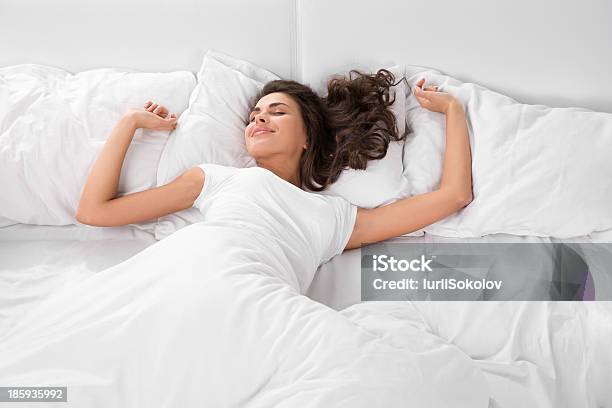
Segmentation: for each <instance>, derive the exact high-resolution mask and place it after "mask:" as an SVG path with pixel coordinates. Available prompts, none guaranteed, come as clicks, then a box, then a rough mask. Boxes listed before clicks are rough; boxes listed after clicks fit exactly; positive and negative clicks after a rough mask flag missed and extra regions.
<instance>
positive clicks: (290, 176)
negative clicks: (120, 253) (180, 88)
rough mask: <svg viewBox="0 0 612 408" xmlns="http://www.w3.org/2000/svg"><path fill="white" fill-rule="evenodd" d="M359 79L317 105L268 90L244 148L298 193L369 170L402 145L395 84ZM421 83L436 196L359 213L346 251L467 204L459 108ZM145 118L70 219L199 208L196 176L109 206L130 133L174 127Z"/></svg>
mask: <svg viewBox="0 0 612 408" xmlns="http://www.w3.org/2000/svg"><path fill="white" fill-rule="evenodd" d="M352 72H357V71H352ZM357 73H358V74H359V76H358V78H356V79H351V78H349V79H348V80H346V79H338V78H336V79H333V80H331V81H330V82H329V85H328V95H327V97H326V98H324V99H321V98H319V97H317V96H316V94H314V92H312V90H311V89H310V88H308V87H306V86H304V85H301V84H298V83H296V82H293V81H282V80H281V81H273V82H271V83H268V84H267V85H266V86H265V87H264V89H263V90H262V92H261V94H260V95H259V96H258V97H257V98H256V99H257V103H256V105H255V106H254V108H253V109H252V111H251V113H250V115H249V120H248V124H247V126H246V128H245V131H244V139H245V143H246V148H247V150H248V152H249V154H250V155H251V156H252V157H254V158H255V160H256V162H257V166H258V167H260V168H264V169H268V170H270V171H271V172H272V173H274V174H275V175H276V176H277V177H279V178H280V179H282V180H285V181H286V182H289V183H291V184H293V185H295V186H297V187H300V188H301V187H302V186H304V187H305V188H307V189H309V190H323V189H325V187H327V185H329V184H331V183H333V182H334V181H335V180H337V178H338V176H339V174H340V172H341V171H342V170H343V169H344V168H345V167H351V168H356V169H359V168H362V169H363V168H365V166H366V163H367V161H368V160H371V159H377V158H381V157H384V155H385V153H386V149H387V146H388V143H389V141H390V140H391V139H394V140H399V139H401V138H402V137H403V135H397V129H396V125H395V119H394V116H393V115H392V114H391V112H390V111H389V110H388V109H387V108H388V106H389V105H390V103H389V101H388V92H389V87H390V86H391V84H392V82H393V75H392V74H391V73H389V72H388V71H386V70H380V71H379V72H378V73H377V74H375V75H371V76H370V75H363V74H361V73H359V72H357ZM424 81H425V80H424V79H421V80H420V81H419V82H417V83H416V86H415V88H414V95H415V97H416V99H417V100H418V102H419V103H420V105H421V106H422V107H423V108H425V109H428V110H430V111H433V112H440V113H444V114H445V115H446V134H447V136H446V152H445V158H444V168H443V174H442V179H441V182H440V187H439V188H438V189H437V190H435V191H432V192H429V193H426V194H421V195H418V196H414V197H409V198H405V199H402V200H398V201H396V202H394V203H392V204H390V205H387V206H384V207H379V208H375V209H364V208H358V209H357V214H356V220H355V223H354V226H353V228H352V232H351V234H350V239H349V240H348V243H347V245H346V249H351V248H356V247H359V246H361V245H365V244H368V243H374V242H378V241H382V240H385V239H388V238H392V237H396V236H399V235H402V234H406V233H409V232H412V231H416V230H418V229H421V228H423V227H425V226H427V225H429V224H432V223H434V222H436V221H438V220H440V219H442V218H445V217H446V216H448V215H450V214H452V213H454V212H455V211H457V210H459V209H461V208H463V207H465V206H466V205H467V204H468V203H469V202H470V201H471V199H472V188H471V155H470V146H469V139H468V130H467V125H466V118H465V112H464V109H463V106H462V104H461V103H459V102H458V101H457V100H456V99H455V98H454V97H453V96H452V95H450V94H447V93H444V92H440V91H438V90H437V88H436V87H425V88H424V87H423V85H424ZM385 96H386V97H387V99H386V100H385V98H384V97H385ZM144 108H145V109H144V110H131V111H130V112H128V113H127V114H126V115H125V116H124V117H123V118H122V119H121V120H120V121H119V123H118V124H117V125H116V127H115V128H114V130H113V132H112V134H111V136H110V137H109V139H108V141H107V143H106V146H105V147H104V149H103V150H102V152H101V153H100V155H99V157H98V159H97V161H96V163H95V165H94V167H93V168H92V170H91V173H90V175H89V178H88V180H87V184H86V186H85V188H84V190H83V194H82V196H81V201H80V203H79V209H78V212H77V219H78V220H79V221H80V222H82V223H85V224H90V225H97V226H116V225H124V224H129V223H136V222H141V221H145V220H150V219H154V218H157V217H161V216H163V215H166V214H170V213H173V212H177V211H180V210H183V209H186V208H189V207H191V206H193V205H196V199H198V198H199V200H198V202H197V204H200V203H201V202H204V201H206V197H205V196H202V194H201V193H202V187H203V185H204V183H205V179H206V171H205V170H204V167H203V166H196V167H193V168H191V169H189V170H188V171H186V172H184V173H183V174H182V175H181V176H180V177H178V178H176V179H175V180H174V181H172V182H171V183H168V184H166V185H164V186H161V187H158V188H154V189H150V190H147V191H142V192H138V193H133V194H128V195H126V196H123V197H119V198H116V197H115V196H116V192H117V184H118V182H119V174H120V171H121V165H122V162H123V159H124V157H125V153H126V151H127V148H128V146H129V144H130V141H131V139H132V137H133V135H134V131H135V130H136V129H138V128H144V129H161V130H172V129H174V127H175V126H176V115H174V114H169V112H168V110H167V109H166V108H165V107H163V106H161V105H158V104H156V103H153V102H150V101H149V102H147V103H146V104H145V106H144ZM378 123H382V124H383V126H382V127H381V126H380V125H378ZM364 129H365V130H364ZM196 206H197V205H196Z"/></svg>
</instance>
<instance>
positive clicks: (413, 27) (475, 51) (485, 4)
mask: <svg viewBox="0 0 612 408" xmlns="http://www.w3.org/2000/svg"><path fill="white" fill-rule="evenodd" d="M299 6H300V7H299V9H300V12H299V16H300V19H301V26H300V29H301V38H302V44H301V45H300V47H301V51H302V53H301V55H302V65H301V67H302V70H303V71H302V79H304V80H305V81H306V82H309V83H313V84H315V85H317V87H318V85H320V83H319V81H320V78H323V77H325V76H326V75H330V74H333V73H335V72H342V71H346V70H348V69H350V68H352V67H354V66H357V65H363V66H364V67H384V66H388V65H392V64H393V63H400V62H403V63H407V64H411V65H420V66H428V67H433V68H436V69H439V70H441V71H443V72H445V73H447V74H449V75H452V76H455V77H456V78H457V79H460V80H462V81H467V82H477V83H479V84H481V85H484V86H486V87H489V88H491V89H494V90H496V91H498V92H502V93H505V94H506V95H509V96H511V97H513V98H515V99H517V100H518V101H520V102H523V103H530V104H547V105H550V106H558V107H564V106H582V107H587V108H591V109H595V110H601V111H607V112H612V78H611V75H612V21H611V20H612V2H609V1H605V0H586V1H568V0H560V1H552V0H537V1H534V0H512V1H508V0H506V1H498V0H461V1H454V0H428V1H403V0H384V1H383V0H381V1H371V2H359V1H354V0H352V1H351V0H333V1H329V0H302V1H300V2H299Z"/></svg>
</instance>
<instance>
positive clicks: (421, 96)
mask: <svg viewBox="0 0 612 408" xmlns="http://www.w3.org/2000/svg"><path fill="white" fill-rule="evenodd" d="M424 84H425V78H421V79H420V80H419V81H418V82H417V83H416V84H414V96H415V97H416V99H417V101H418V102H419V104H420V105H421V107H423V108H425V109H427V110H430V111H432V112H440V113H444V114H446V113H447V112H448V110H449V108H450V107H451V106H453V105H455V104H458V105H461V104H460V103H459V101H458V100H457V99H456V98H455V97H454V96H453V95H451V94H449V93H446V92H442V91H438V87H437V86H428V87H425V88H423V85H424Z"/></svg>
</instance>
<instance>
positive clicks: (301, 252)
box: [193, 164, 357, 290]
mask: <svg viewBox="0 0 612 408" xmlns="http://www.w3.org/2000/svg"><path fill="white" fill-rule="evenodd" d="M199 167H200V168H201V169H202V170H203V171H204V173H205V181H204V186H203V187H202V191H201V193H200V195H199V196H198V198H197V199H196V200H195V202H194V204H193V206H194V207H196V208H198V209H199V210H200V211H201V212H202V214H203V216H204V221H203V223H204V224H209V225H215V226H227V227H229V228H234V229H236V228H239V229H240V230H241V231H243V232H244V234H245V236H250V237H254V238H255V239H258V240H259V242H260V243H261V248H262V251H268V253H270V252H275V249H276V248H280V249H281V251H282V253H283V255H284V256H285V257H286V258H287V261H288V264H289V265H291V267H292V268H293V269H294V272H295V274H296V275H297V278H298V281H300V284H301V285H300V286H302V290H305V289H306V288H305V287H304V286H306V287H307V286H309V285H310V282H311V280H312V277H313V276H314V273H315V272H316V269H317V268H318V266H319V265H321V264H323V263H325V262H327V261H329V260H330V259H331V258H332V257H333V256H335V255H337V254H340V253H342V251H343V250H344V248H345V247H346V245H347V243H348V241H349V238H350V236H351V234H352V232H353V228H354V225H355V219H356V216H357V207H356V206H354V205H352V204H351V203H349V202H348V201H346V200H345V199H343V198H341V197H335V196H325V195H321V194H316V193H311V192H307V191H304V190H302V189H300V188H298V187H296V186H295V185H293V184H291V183H289V182H287V181H285V180H283V179H282V178H280V177H278V176H277V175H276V174H274V173H273V172H271V171H269V170H267V169H265V168H262V167H248V168H236V167H227V166H221V165H217V164H201V165H199ZM237 245H239V243H237ZM253 261H256V260H253ZM282 263H284V262H282ZM285 265H286V264H285ZM285 267H286V266H285ZM286 272H288V271H286Z"/></svg>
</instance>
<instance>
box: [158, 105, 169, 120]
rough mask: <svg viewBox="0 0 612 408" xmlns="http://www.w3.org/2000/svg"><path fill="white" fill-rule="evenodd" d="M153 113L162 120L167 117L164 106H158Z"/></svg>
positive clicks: (166, 110)
mask: <svg viewBox="0 0 612 408" xmlns="http://www.w3.org/2000/svg"><path fill="white" fill-rule="evenodd" d="M155 111H156V112H155V113H157V114H158V115H159V116H161V117H162V118H165V117H166V116H168V109H167V108H166V107H165V106H162V105H159V106H158V107H157V109H155Z"/></svg>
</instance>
